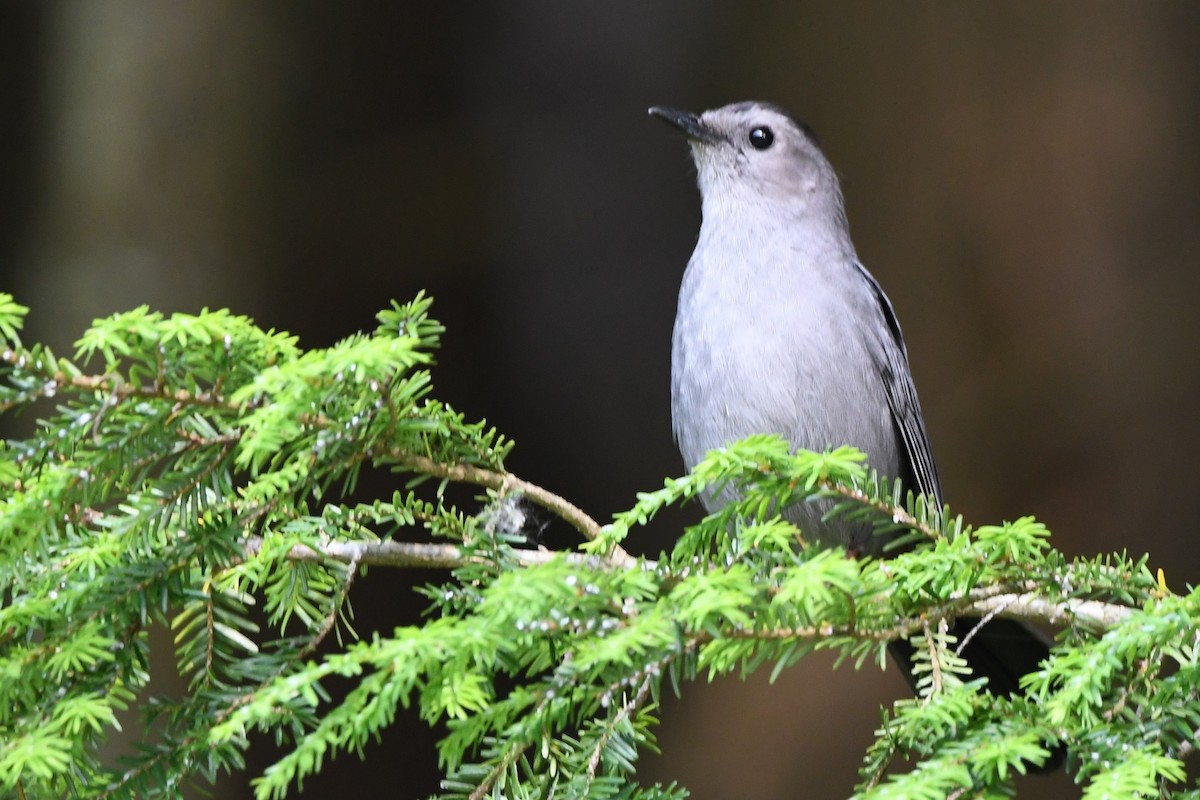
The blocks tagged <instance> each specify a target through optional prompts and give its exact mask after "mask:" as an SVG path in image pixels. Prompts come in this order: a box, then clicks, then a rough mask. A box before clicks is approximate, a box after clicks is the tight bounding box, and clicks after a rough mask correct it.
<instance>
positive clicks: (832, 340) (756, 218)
mask: <svg viewBox="0 0 1200 800" xmlns="http://www.w3.org/2000/svg"><path fill="white" fill-rule="evenodd" d="M649 113H650V114H651V115H653V116H655V117H658V118H660V119H662V120H663V121H665V122H667V123H669V124H670V125H672V126H673V127H675V128H677V129H678V130H679V131H681V132H682V133H683V135H684V136H685V137H686V139H687V142H688V144H689V145H690V147H691V155H692V159H693V161H694V162H695V166H696V173H697V183H698V185H699V189H700V197H701V216H702V220H701V225H700V232H699V235H698V238H697V242H696V247H695V250H694V252H693V253H692V256H691V258H690V260H689V261H688V264H687V269H686V270H685V272H684V276H683V281H682V284H681V287H680V292H679V304H678V308H677V311H676V317H675V326H674V331H673V334H672V346H671V418H672V427H673V430H674V435H675V439H676V442H677V443H678V446H679V450H680V453H681V455H682V456H683V460H684V462H685V466H686V467H687V468H688V469H689V470H690V469H692V468H693V467H694V466H695V465H696V464H697V462H699V461H700V460H701V459H702V458H703V457H704V455H705V454H706V453H707V452H708V451H710V450H712V449H715V448H720V447H725V446H727V445H729V444H731V443H732V442H734V441H737V440H739V439H742V438H745V437H747V436H750V435H752V434H778V435H779V436H782V437H783V438H784V439H786V440H787V441H788V442H789V443H790V444H791V446H792V447H794V448H805V449H809V450H817V451H820V450H824V449H826V448H830V447H835V446H838V445H844V444H848V445H853V446H855V447H857V448H858V449H860V450H862V451H863V452H864V453H866V454H867V457H868V461H869V463H870V465H871V466H872V468H874V469H875V470H876V471H877V472H878V473H879V474H881V475H885V476H888V477H893V478H899V479H900V480H901V481H902V482H903V484H904V485H905V486H908V487H910V488H912V489H915V490H916V491H918V492H920V493H921V494H924V495H926V496H927V497H929V498H931V500H932V501H933V502H934V503H935V504H936V506H937V507H939V508H940V507H942V504H943V497H942V487H941V481H940V479H939V476H938V470H937V465H936V462H935V461H934V457H933V451H932V448H931V446H930V442H929V436H928V433H927V431H926V427H925V420H924V417H923V415H922V413H921V406H920V402H919V401H918V398H917V391H916V387H915V385H914V383H913V378H912V372H911V370H910V368H909V362H908V352H907V349H906V347H905V344H904V337H903V334H902V332H901V329H900V324H899V322H898V320H897V317H896V312H895V309H894V308H893V306H892V303H891V301H890V300H889V299H888V297H887V295H886V294H885V293H884V291H883V289H882V288H881V286H880V284H879V282H878V281H877V280H876V279H875V278H874V276H872V274H871V273H870V272H868V271H867V268H866V267H865V266H863V264H862V262H861V261H860V260H859V258H858V255H857V252H856V250H855V248H854V244H853V242H852V241H851V238H850V229H849V225H848V222H847V219H846V212H845V205H844V201H843V197H842V189H841V184H840V181H839V180H838V176H837V173H836V172H835V171H834V168H833V166H832V165H831V164H830V162H829V160H828V159H827V158H826V156H825V154H824V152H823V150H822V148H821V145H820V143H819V141H818V139H817V136H816V135H815V134H814V132H813V131H812V129H810V128H809V127H808V126H807V125H805V124H804V123H802V122H799V121H797V120H796V119H795V118H794V117H793V116H792V115H791V114H789V113H788V112H787V111H785V110H784V109H782V108H780V107H779V106H776V105H773V104H771V103H765V102H754V101H748V102H739V103H734V104H732V105H726V106H723V107H720V108H716V109H712V110H709V111H705V112H703V113H699V114H697V113H692V112H688V111H682V110H679V109H675V108H668V107H663V106H655V107H652V108H650V109H649ZM736 493H737V487H735V486H729V485H727V486H725V487H723V488H721V489H719V490H718V491H716V492H715V493H714V492H712V491H711V490H710V491H709V492H708V493H707V494H704V495H702V498H701V500H702V502H703V503H704V505H705V507H706V508H707V509H708V510H709V511H710V512H713V511H715V510H717V509H718V508H720V507H722V506H724V505H725V504H727V503H728V502H730V501H731V500H733V499H735V498H736V496H737V494H736ZM827 510H828V505H825V506H822V505H820V504H813V503H802V504H796V505H792V506H789V507H787V508H786V509H784V511H783V514H784V516H785V517H786V518H787V519H789V520H790V521H791V522H793V523H795V524H796V525H797V527H799V528H800V530H801V531H802V532H803V533H804V534H805V536H808V537H814V538H815V539H816V540H817V541H818V542H819V543H821V544H822V545H824V546H842V547H845V548H847V550H848V551H850V552H852V553H858V554H864V555H870V556H879V555H881V554H882V549H883V546H884V544H885V543H886V537H881V536H877V535H873V528H872V525H871V524H870V523H869V522H863V521H862V520H847V519H845V518H843V517H838V516H834V517H832V518H824V514H825V512H826V511H827ZM952 633H954V634H955V635H956V636H957V638H958V641H959V642H960V643H963V642H965V647H963V652H962V655H963V657H964V658H965V659H966V660H967V663H968V664H969V665H970V666H971V667H972V670H973V672H974V674H975V675H976V676H985V677H986V678H987V680H988V683H987V686H988V689H989V691H991V692H993V693H995V694H998V695H1005V696H1008V695H1015V694H1018V693H1019V692H1020V691H1021V690H1020V679H1021V676H1023V675H1025V674H1027V673H1029V672H1032V671H1034V670H1036V669H1037V668H1038V666H1039V665H1040V663H1041V662H1042V660H1043V659H1045V658H1046V657H1047V656H1048V655H1049V639H1048V637H1046V636H1045V635H1044V634H1043V633H1042V632H1041V631H1039V630H1037V629H1036V628H1033V627H1032V626H1030V625H1028V624H1027V623H1025V622H1023V621H1020V620H1012V619H1006V618H996V619H991V620H989V621H987V622H986V624H983V625H982V626H981V624H980V620H978V619H971V618H959V619H957V620H955V622H954V626H953V628H952ZM890 647H891V652H892V655H893V657H894V658H895V659H896V660H897V661H899V663H900V664H901V666H902V667H904V668H903V669H902V670H901V672H903V673H904V674H905V678H906V680H908V682H909V684H910V686H912V687H913V689H914V690H915V689H916V684H915V678H914V677H913V676H912V675H911V669H910V667H911V663H912V661H911V658H912V653H913V648H912V645H911V644H909V643H908V642H907V641H902V640H901V641H896V642H893V643H892V644H891V646H890ZM1058 760H1059V757H1058V756H1057V755H1055V756H1053V757H1052V758H1051V759H1050V762H1048V766H1049V767H1050V768H1054V767H1056V766H1057V761H1058Z"/></svg>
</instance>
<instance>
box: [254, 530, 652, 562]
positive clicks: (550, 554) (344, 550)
mask: <svg viewBox="0 0 1200 800" xmlns="http://www.w3.org/2000/svg"><path fill="white" fill-rule="evenodd" d="M262 546H263V539H262V537H261V536H250V537H248V538H247V539H246V540H245V544H244V545H243V547H244V549H245V551H246V555H248V556H254V555H257V554H258V552H259V551H260V550H262ZM513 556H514V558H516V560H517V563H519V564H521V565H522V566H525V567H531V566H535V565H537V564H545V563H547V562H549V561H551V560H552V559H554V558H556V557H559V556H561V557H563V558H565V559H566V560H567V563H570V564H577V565H579V566H585V567H591V568H599V569H626V568H629V567H631V566H633V565H634V564H637V563H639V562H638V559H635V558H633V557H632V556H629V555H626V556H624V558H622V557H613V556H610V557H607V558H603V557H600V556H592V555H587V554H586V553H564V552H560V551H557V550H514V551H513ZM288 558H289V559H291V560H293V561H310V562H316V563H320V562H322V561H329V560H332V561H341V562H343V563H345V564H351V563H358V564H360V565H363V566H372V567H402V568H414V569H455V568H457V567H462V566H466V565H467V564H469V563H477V564H483V563H487V559H485V558H483V557H480V556H477V557H475V558H474V559H471V558H468V557H467V555H466V554H465V553H464V552H463V548H461V547H459V546H458V545H454V544H426V543H422V542H397V541H390V540H389V541H374V542H368V541H352V542H348V541H331V542H325V543H323V544H322V545H321V547H320V549H317V550H314V549H313V548H311V547H305V546H304V545H296V546H294V547H293V548H292V549H291V552H289V553H288ZM644 563H645V564H647V565H648V566H647V567H646V568H647V569H653V567H654V562H653V561H647V562H644Z"/></svg>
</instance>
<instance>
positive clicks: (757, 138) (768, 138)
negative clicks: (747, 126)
mask: <svg viewBox="0 0 1200 800" xmlns="http://www.w3.org/2000/svg"><path fill="white" fill-rule="evenodd" d="M774 143H775V134H773V133H771V129H770V128H768V127H767V126H766V125H760V126H758V127H757V128H755V129H754V130H752V131H750V146H751V147H753V148H754V149H755V150H766V149H767V148H768V147H770V146H771V145H772V144H774Z"/></svg>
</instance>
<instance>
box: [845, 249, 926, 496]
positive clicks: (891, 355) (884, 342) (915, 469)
mask: <svg viewBox="0 0 1200 800" xmlns="http://www.w3.org/2000/svg"><path fill="white" fill-rule="evenodd" d="M854 266H855V267H856V268H857V269H858V273H859V275H861V276H862V279H863V280H864V281H866V282H867V285H868V286H869V287H870V288H871V291H872V292H873V293H874V294H875V299H876V300H877V301H878V303H879V313H880V314H881V315H882V317H883V321H884V322H885V323H886V326H887V327H886V330H884V331H881V334H880V335H879V337H878V341H877V345H878V347H877V348H873V350H874V352H875V354H876V359H877V364H876V366H877V367H878V369H879V374H880V376H881V377H882V379H883V387H884V391H885V392H886V393H887V401H888V407H889V408H891V411H892V422H893V423H895V425H896V433H897V435H898V436H899V437H900V441H901V442H902V443H903V445H904V452H905V454H906V455H907V456H908V466H909V472H910V474H909V475H907V476H901V477H906V478H908V483H909V487H908V488H911V489H914V490H916V491H919V492H921V493H922V494H926V495H932V496H933V497H934V498H936V500H937V504H938V505H939V506H941V505H942V502H943V501H942V484H941V481H940V480H939V479H938V472H937V464H936V463H935V462H934V460H933V449H932V448H931V447H930V446H929V435H928V434H926V432H925V418H924V416H922V415H921V403H920V401H918V400H917V387H916V386H914V385H913V379H912V372H911V370H910V369H909V367H908V351H907V350H906V349H905V347H904V335H903V334H902V333H901V332H900V323H899V322H898V321H897V320H896V312H895V310H894V309H893V308H892V301H890V300H888V297H887V295H886V294H884V293H883V289H882V288H880V286H879V283H878V282H877V281H876V280H875V278H874V276H872V275H871V273H870V272H867V268H866V267H864V266H863V265H862V264H861V263H859V262H858V261H857V260H856V261H855V262H854Z"/></svg>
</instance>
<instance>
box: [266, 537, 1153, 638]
mask: <svg viewBox="0 0 1200 800" xmlns="http://www.w3.org/2000/svg"><path fill="white" fill-rule="evenodd" d="M262 545H263V540H262V537H259V536H251V537H248V538H247V539H246V541H245V544H244V547H245V549H246V552H247V554H248V555H254V554H255V553H257V552H258V551H259V550H261V549H262ZM513 554H514V556H515V558H516V560H517V562H518V563H520V564H522V565H524V566H532V565H534V564H544V563H546V562H548V561H550V560H551V559H553V558H555V557H557V556H562V557H563V558H565V559H566V560H567V562H568V563H572V564H578V565H580V566H586V567H590V568H593V569H629V568H631V567H634V566H637V567H638V568H639V569H644V570H654V569H657V568H658V564H657V563H656V562H654V561H651V560H648V559H641V560H639V559H635V558H633V557H632V556H630V555H629V554H627V553H625V552H624V551H621V552H619V553H613V554H612V555H609V556H606V557H601V556H592V555H587V554H584V553H560V552H558V551H553V550H515V551H513ZM288 557H289V558H291V559H293V560H296V561H317V562H319V561H324V560H326V559H333V560H334V561H342V562H345V563H347V564H348V563H351V562H352V561H357V562H358V563H360V564H361V565H363V566H382V567H401V568H414V569H454V568H456V567H461V566H464V565H465V564H467V563H468V562H469V559H468V557H467V556H466V555H465V554H464V553H463V549H462V548H461V547H458V546H457V545H453V544H425V543H420V542H398V541H391V540H389V541H371V542H368V541H329V542H325V543H324V544H322V545H321V546H320V548H319V549H312V548H309V547H305V546H303V545H297V546H295V547H293V548H292V551H291V552H290V553H289V554H288ZM476 561H477V562H478V559H476ZM1029 588H1033V587H1029ZM1136 610H1137V609H1135V608H1131V607H1129V606H1122V605H1116V604H1114V603H1103V602H1101V601H1099V600H1076V599H1066V600H1060V601H1057V602H1054V601H1051V600H1049V599H1047V598H1045V597H1042V596H1039V595H1037V594H1035V593H1034V592H1032V591H1004V592H1001V593H997V590H996V587H994V586H988V587H981V588H979V589H976V590H975V591H973V592H971V593H970V594H969V595H967V597H965V598H963V599H961V600H959V601H957V602H956V603H954V604H953V605H952V606H948V607H946V608H944V609H942V610H941V611H940V616H942V617H951V616H979V617H985V616H989V615H990V616H999V617H1007V618H1010V619H1025V620H1031V621H1034V622H1045V623H1048V624H1051V625H1079V626H1082V627H1084V628H1087V629H1088V630H1092V631H1103V630H1107V629H1108V628H1111V627H1112V626H1114V625H1116V624H1118V623H1120V622H1123V621H1124V620H1126V619H1128V618H1129V616H1130V615H1131V614H1133V613H1134V612H1135V611H1136ZM933 611H934V612H935V613H934V615H933V616H927V618H929V619H935V618H938V613H939V612H938V610H937V609H934V610H933ZM916 630H920V623H919V622H918V621H915V620H913V621H910V622H908V623H905V624H901V625H897V626H896V627H894V628H890V629H888V630H887V631H869V630H851V629H840V628H839V629H837V630H833V629H829V630H828V631H826V630H816V629H814V630H813V631H803V630H798V629H797V630H791V629H786V630H781V631H776V632H772V631H754V632H753V633H752V635H754V636H759V637H772V636H777V637H780V638H786V637H791V636H811V635H834V634H837V635H847V636H854V637H857V638H872V639H877V638H880V637H881V636H882V637H883V638H900V637H903V636H908V635H909V634H911V633H913V632H914V631H916Z"/></svg>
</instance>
